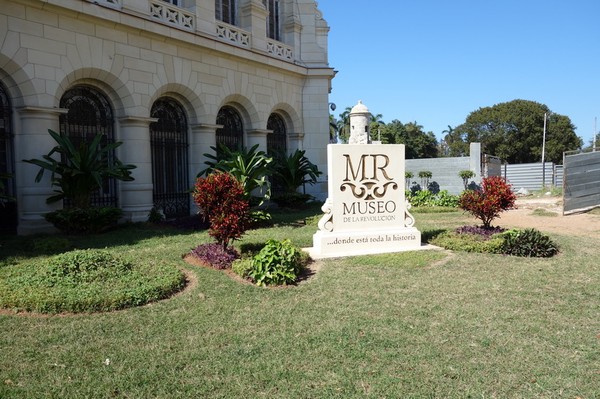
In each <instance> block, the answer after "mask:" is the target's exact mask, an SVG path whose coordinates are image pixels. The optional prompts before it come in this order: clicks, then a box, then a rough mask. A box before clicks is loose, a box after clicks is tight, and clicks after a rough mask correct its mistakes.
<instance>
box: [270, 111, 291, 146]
mask: <svg viewBox="0 0 600 399" xmlns="http://www.w3.org/2000/svg"><path fill="white" fill-rule="evenodd" d="M267 129H268V130H272V131H273V132H272V133H269V135H268V136H267V152H268V153H270V154H272V153H274V152H284V153H285V152H287V131H286V128H285V121H284V120H283V118H282V117H281V115H279V114H271V115H270V116H269V119H268V120H267Z"/></svg>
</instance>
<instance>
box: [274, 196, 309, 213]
mask: <svg viewBox="0 0 600 399" xmlns="http://www.w3.org/2000/svg"><path fill="white" fill-rule="evenodd" d="M312 198H313V196H312V195H310V194H302V193H298V192H286V193H281V194H277V195H273V197H272V198H271V200H272V201H273V202H275V203H276V204H277V205H278V206H280V207H282V208H290V209H300V208H302V207H305V206H306V203H307V202H308V201H309V200H311V199H312Z"/></svg>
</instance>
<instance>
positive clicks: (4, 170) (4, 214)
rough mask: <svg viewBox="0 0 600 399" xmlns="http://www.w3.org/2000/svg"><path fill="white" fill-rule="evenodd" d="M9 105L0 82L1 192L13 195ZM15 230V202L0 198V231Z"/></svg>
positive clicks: (13, 170) (11, 134) (11, 135)
mask: <svg viewBox="0 0 600 399" xmlns="http://www.w3.org/2000/svg"><path fill="white" fill-rule="evenodd" d="M13 154H14V152H13V131H12V126H11V106H10V100H9V96H8V92H7V90H6V89H5V88H4V86H3V85H2V84H1V83H0V182H1V183H2V186H3V187H4V189H3V194H4V195H6V196H8V197H13V198H14V197H15V176H14V174H15V167H14V159H13V157H14V155H13ZM16 232H17V203H16V202H15V201H8V200H2V199H0V233H9V234H15V233H16Z"/></svg>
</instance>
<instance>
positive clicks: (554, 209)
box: [493, 197, 600, 238]
mask: <svg viewBox="0 0 600 399" xmlns="http://www.w3.org/2000/svg"><path fill="white" fill-rule="evenodd" d="M493 224H494V225H497V226H501V227H504V228H511V227H520V228H528V227H531V228H536V229H538V230H540V231H545V232H551V233H559V234H568V235H576V236H586V237H599V238H600V215H598V214H590V213H579V214H572V215H566V216H563V215H562V198H560V197H541V198H519V199H517V209H512V210H510V211H506V212H503V213H501V214H500V218H499V219H496V220H494V223H493Z"/></svg>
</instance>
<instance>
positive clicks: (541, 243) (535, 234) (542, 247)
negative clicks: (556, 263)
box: [501, 229, 558, 258]
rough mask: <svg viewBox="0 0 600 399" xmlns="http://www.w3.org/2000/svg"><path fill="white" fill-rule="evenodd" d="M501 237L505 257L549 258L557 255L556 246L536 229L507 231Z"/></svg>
mask: <svg viewBox="0 0 600 399" xmlns="http://www.w3.org/2000/svg"><path fill="white" fill-rule="evenodd" d="M501 236H502V238H503V239H504V242H503V245H502V253H503V254H505V255H514V256H526V257H538V258H549V257H551V256H554V255H556V254H557V253H558V245H556V243H555V242H554V241H552V240H551V239H550V237H548V236H547V235H545V234H543V233H542V232H540V231H539V230H537V229H525V230H508V231H506V232H504V233H501Z"/></svg>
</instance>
